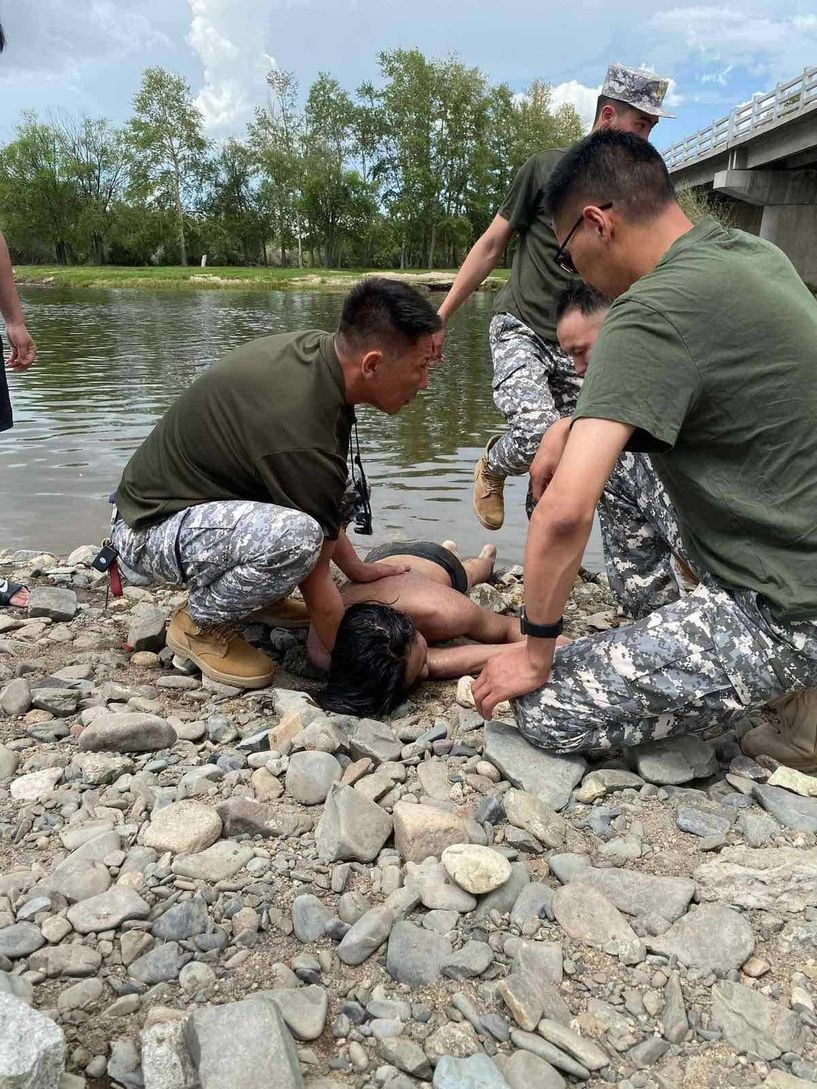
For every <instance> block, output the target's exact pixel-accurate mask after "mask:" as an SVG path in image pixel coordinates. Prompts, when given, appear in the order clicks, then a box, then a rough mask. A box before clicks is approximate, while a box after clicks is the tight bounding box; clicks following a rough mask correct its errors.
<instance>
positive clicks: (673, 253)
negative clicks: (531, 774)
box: [474, 132, 817, 769]
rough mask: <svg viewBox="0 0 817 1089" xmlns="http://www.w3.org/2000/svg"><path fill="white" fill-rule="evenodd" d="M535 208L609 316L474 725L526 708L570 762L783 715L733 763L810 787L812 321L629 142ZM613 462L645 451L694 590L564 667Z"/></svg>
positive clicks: (760, 262) (582, 155) (773, 259)
mask: <svg viewBox="0 0 817 1089" xmlns="http://www.w3.org/2000/svg"><path fill="white" fill-rule="evenodd" d="M547 199H548V203H549V207H550V209H551V212H552V214H553V217H554V229H555V232H556V237H557V239H558V240H559V242H560V246H561V252H560V255H559V257H560V259H561V260H564V261H565V262H566V263H569V264H570V266H571V267H572V266H573V265H575V268H576V269H577V270H578V272H579V273H580V275H581V276H582V278H583V279H584V280H585V281H586V282H588V283H589V284H591V285H592V286H593V287H595V288H596V289H597V290H599V291H601V292H603V293H605V294H607V295H609V296H611V297H612V298H614V299H615V302H614V303H613V305H612V307H611V309H610V312H609V314H608V316H607V318H606V319H605V322H604V325H603V327H602V330H601V332H600V334H599V337H598V340H597V341H596V344H595V347H594V349H593V356H592V359H591V362H590V367H589V370H588V373H587V377H586V379H585V383H584V387H583V389H582V392H581V394H580V396H579V402H578V407H577V409H576V412H575V414H574V417H573V419H574V422H573V427H572V429H571V430H570V433H569V437H567V435H566V436H565V437H566V444H565V447H564V452H563V454H562V456H561V459H560V460H559V463H558V468H557V469H556V471H555V473H554V475H553V478H552V480H551V482H550V484H549V486H548V488H547V490H546V491H545V492H544V494H543V496H542V498H541V500H540V501H539V503H538V505H537V507H536V510H535V512H534V514H533V517H532V519H531V525H530V531H529V535H528V544H527V550H526V555H525V591H526V608H525V620H524V621H523V631H524V630H526V629H527V634H528V638H527V641H526V642H523V643H517V644H515V645H514V647H513V648H511V649H509V650H508V651H506V652H504V653H503V654H501V655H499V656H497V657H496V658H494V659H493V660H492V661H491V662H490V663H489V664H488V665H487V666H486V667H485V669H484V670H483V672H482V674H481V676H480V678H479V679H478V681H477V682H476V683H475V685H474V695H475V697H476V700H477V707H478V709H480V710H481V711H482V712H483V713H485V714H486V715H489V714H490V713H491V711H492V710H493V708H494V707H495V706H496V704H497V703H498V702H499V701H500V700H502V699H507V698H509V697H517V698H516V699H515V701H514V709H515V713H516V720H517V724H518V726H519V729H520V731H521V732H522V733H523V734H524V735H525V737H527V738H528V739H529V740H530V741H532V742H533V743H534V744H537V745H540V746H542V747H543V748H547V749H552V750H555V751H560V752H570V751H575V750H580V749H584V748H595V747H602V748H604V747H608V746H613V745H633V744H637V743H639V742H642V741H648V740H652V739H655V738H661V737H666V736H668V735H670V734H679V733H690V732H700V731H703V730H707V729H709V728H711V727H713V726H715V727H717V726H720V727H722V728H724V729H725V728H727V727H728V726H729V725H730V724H732V723H734V722H736V721H737V720H738V719H740V718H741V717H743V716H744V715H745V714H746V713H747V712H748V711H749V710H751V709H753V708H756V707H760V706H762V705H764V704H766V703H767V702H768V701H769V700H772V699H778V700H779V702H778V704H777V707H778V724H777V726H779V727H780V728H777V726H776V725H775V724H774V723H772V722H769V723H767V724H765V725H763V726H760V727H758V728H756V729H755V730H752V731H751V732H750V733H749V734H747V735H746V736H745V737H744V738H743V748H744V751H745V752H747V753H748V754H749V755H757V754H759V753H761V752H765V753H768V754H770V755H772V756H775V757H776V758H777V759H778V760H780V761H781V762H785V763H787V764H789V765H791V766H793V767H801V768H811V769H813V768H817V693H815V692H814V691H812V689H814V688H815V687H817V518H815V511H817V428H815V426H814V420H815V418H817V347H815V346H816V345H817V301H815V299H814V298H813V296H812V295H811V293H810V292H809V291H808V289H807V288H806V287H805V285H804V284H803V282H802V281H801V280H800V278H799V277H798V275H797V273H796V272H795V270H794V268H793V267H792V265H791V263H790V262H789V260H788V259H787V258H786V257H785V256H784V254H783V253H782V252H781V251H780V250H779V249H777V247H775V246H773V245H772V244H770V243H769V242H766V241H763V240H761V239H759V238H755V237H753V236H751V235H748V234H744V233H743V232H742V231H736V230H728V229H726V228H724V227H722V226H720V225H719V224H718V223H717V222H716V221H715V220H714V219H706V220H704V221H703V222H701V223H699V224H697V225H696V226H694V227H693V225H692V224H691V223H690V221H689V220H688V219H687V217H686V216H685V215H684V213H683V212H682V211H681V209H680V207H679V206H678V203H677V201H676V199H675V194H674V191H673V188H672V183H671V181H670V179H669V176H668V174H667V170H666V167H665V165H664V162H663V160H662V159H661V157H660V155H659V154H658V152H657V151H655V149H654V148H652V147H651V145H650V144H648V143H646V142H644V141H642V140H638V139H634V138H633V137H632V136H629V135H627V134H623V133H615V132H605V133H596V134H593V135H591V136H589V137H587V138H586V139H585V140H583V141H581V143H579V144H577V145H576V146H575V147H574V148H572V149H571V150H570V151H569V152H568V153H567V154H566V155H565V157H564V158H563V159H562V161H561V163H560V164H559V166H558V167H557V169H556V170H555V172H554V174H553V176H552V178H551V181H550V184H549V187H548V193H547ZM624 449H628V450H643V451H649V452H650V455H651V458H652V463H653V465H654V467H655V469H656V471H657V473H658V475H659V476H660V477H661V479H662V481H663V483H664V485H665V487H666V490H667V493H668V495H669V498H670V500H671V501H672V504H673V506H674V507H675V510H676V512H677V514H678V520H679V523H680V526H681V533H682V536H683V543H684V546H685V551H686V555H687V557H688V559H689V562H690V565H691V566H692V568H693V570H694V572H695V574H696V575H697V576H698V577H699V579H700V585H699V586H698V587H697V589H696V590H695V591H694V592H693V593H692V594H690V595H689V596H688V597H685V598H683V599H682V600H679V601H677V602H674V603H673V604H670V605H666V606H664V607H663V608H661V609H658V610H656V611H655V612H654V613H652V614H651V615H649V616H648V617H646V618H644V619H642V620H640V621H639V622H638V623H635V624H632V625H630V626H628V627H623V628H619V629H616V630H614V631H610V632H605V633H604V634H601V635H596V636H590V637H588V638H585V639H580V640H578V641H577V642H575V643H573V644H572V645H571V646H569V647H566V648H564V649H560V650H559V651H555V646H556V635H557V634H558V630H559V621H560V618H561V615H562V609H563V606H564V603H565V600H566V598H567V595H568V593H569V592H570V588H571V586H572V584H573V580H574V578H575V576H576V573H577V571H578V568H579V564H580V562H581V556H582V551H583V548H584V545H585V543H586V541H587V537H588V534H589V531H590V526H591V524H592V518H593V510H594V508H595V506H596V503H597V502H598V500H599V496H600V495H601V493H602V489H603V488H604V486H605V483H606V481H607V478H608V477H609V475H610V473H611V471H612V470H613V467H614V465H615V463H616V460H617V459H618V457H619V455H620V453H621V451H622V450H624ZM791 693H796V695H787V694H791ZM783 697H786V698H783ZM781 698H782V699H781Z"/></svg>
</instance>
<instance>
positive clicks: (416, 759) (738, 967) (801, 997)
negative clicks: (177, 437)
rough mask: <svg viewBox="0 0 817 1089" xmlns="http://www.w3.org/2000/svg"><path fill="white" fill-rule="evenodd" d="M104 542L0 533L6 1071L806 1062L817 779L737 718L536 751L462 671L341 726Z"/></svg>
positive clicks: (167, 1088)
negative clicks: (13, 538) (272, 681)
mask: <svg viewBox="0 0 817 1089" xmlns="http://www.w3.org/2000/svg"><path fill="white" fill-rule="evenodd" d="M92 551H93V550H91V549H79V550H77V551H76V552H75V553H73V554H72V555H71V556H70V557H68V559H67V560H66V561H59V560H57V559H56V558H55V557H51V556H45V555H38V554H35V553H20V552H18V553H13V554H12V553H0V574H3V575H8V576H10V577H20V576H22V577H23V578H25V581H27V582H28V583H29V585H31V586H32V587H33V588H34V593H33V596H32V602H31V607H30V609H29V610H28V612H27V613H26V614H23V613H21V612H18V611H16V610H0V743H2V744H0V1026H2V1027H1V1028H0V1089H19V1087H22V1086H25V1087H26V1089H57V1086H60V1087H61V1089H82V1087H83V1086H87V1087H88V1089H102V1087H108V1086H123V1087H125V1089H140V1087H143V1086H144V1087H145V1089H197V1087H200V1089H245V1087H249V1086H252V1087H254V1089H300V1087H302V1086H304V1085H305V1086H307V1087H308V1089H342V1087H351V1086H354V1087H356V1089H417V1087H420V1086H428V1085H433V1086H434V1087H435V1089H562V1087H564V1086H565V1085H568V1084H569V1085H579V1084H582V1085H585V1086H587V1087H588V1089H595V1087H600V1086H617V1087H618V1089H699V1087H704V1086H706V1087H709V1086H712V1087H715V1086H717V1087H721V1086H735V1087H739V1089H743V1087H746V1086H759V1085H766V1086H769V1087H771V1089H798V1087H800V1089H805V1087H806V1086H808V1085H811V1084H813V1083H815V1082H817V1034H816V1032H815V1030H817V1019H816V1018H815V1011H814V998H815V993H817V837H816V836H815V833H816V832H817V797H815V793H817V779H815V778H812V777H808V776H801V775H798V774H796V773H789V772H786V771H785V769H784V770H782V771H781V770H780V769H776V768H775V767H774V766H773V765H772V764H771V763H765V764H760V763H755V762H753V761H749V760H747V759H746V758H744V757H743V756H742V755H741V754H740V752H739V747H738V744H737V739H736V737H735V735H734V734H731V733H730V734H727V735H725V736H723V737H720V738H717V739H715V740H713V741H707V740H703V739H697V738H687V739H677V740H670V741H667V742H659V743H657V744H653V745H647V746H643V747H642V748H640V749H638V750H635V751H632V752H631V753H629V754H626V758H625V757H622V754H608V756H607V757H606V758H603V759H602V758H598V759H595V760H594V761H593V762H592V763H588V761H587V760H585V759H584V758H581V757H572V758H558V757H553V756H548V755H547V754H545V753H542V752H538V751H536V750H534V749H533V748H531V747H530V746H528V745H527V744H526V743H525V742H524V741H523V740H522V739H521V738H520V737H519V736H518V734H517V733H516V732H515V730H514V729H513V728H512V727H511V726H509V725H507V724H505V723H502V722H494V723H491V724H487V725H486V724H483V722H482V720H481V718H480V717H479V716H478V715H477V713H476V712H475V711H474V709H473V705H472V703H470V701H469V695H470V692H469V685H468V683H467V682H461V683H460V685H459V686H457V685H453V684H451V685H433V686H432V685H426V686H425V687H424V688H422V689H421V690H419V691H418V692H417V693H415V694H413V695H412V697H411V699H410V700H409V701H408V703H407V704H406V705H405V706H404V707H402V708H400V709H399V711H398V713H397V714H395V716H393V718H392V719H391V720H390V721H388V722H373V721H367V720H362V721H361V720H356V719H350V718H341V717H337V716H332V717H327V716H326V715H325V714H323V712H322V711H321V710H320V709H319V708H318V707H317V706H316V705H315V704H314V703H313V701H312V700H311V698H310V696H309V692H310V691H314V688H315V683H316V682H315V680H314V678H311V677H310V676H309V675H308V674H309V669H308V667H307V666H306V665H305V657H304V653H303V645H302V637H300V636H298V635H296V634H293V633H291V632H285V631H280V630H277V631H270V630H269V629H267V628H263V627H261V626H255V627H254V628H252V629H250V635H251V637H252V638H253V639H254V640H257V641H258V642H259V644H261V645H264V646H266V647H267V648H268V649H269V650H270V652H271V653H272V654H273V655H274V656H275V657H276V658H277V659H278V660H279V661H280V663H281V671H280V674H279V677H278V678H277V680H276V686H275V687H273V688H270V689H267V690H263V691H260V692H253V693H248V694H242V693H239V692H237V691H235V690H233V689H230V688H225V687H223V686H220V685H216V684H213V683H211V682H209V681H207V680H204V681H203V682H202V679H201V678H200V676H199V675H198V674H191V673H189V672H187V671H186V670H185V669H184V668H176V667H174V665H173V663H172V660H171V656H170V655H169V653H168V652H167V651H166V650H165V649H164V626H165V622H166V619H167V616H168V615H169V612H170V611H171V610H172V608H173V607H174V605H175V604H176V603H177V601H178V600H180V599H179V596H178V594H177V593H176V592H175V591H173V590H168V589H158V590H156V591H153V590H150V591H148V590H145V589H141V588H136V587H130V588H127V590H126V596H125V597H124V598H123V599H121V600H120V601H111V602H109V603H108V607H107V609H106V608H105V592H104V585H103V584H102V583H101V582H100V581H99V580H98V576H97V575H96V573H95V572H93V570H91V569H90V568H89V567H88V566H87V564H88V561H89V559H90V555H91V554H92ZM474 593H475V595H476V596H478V597H479V598H480V599H481V601H482V603H483V604H488V605H489V607H493V608H496V609H511V608H513V607H515V606H516V605H518V603H519V600H520V598H521V584H520V582H519V571H518V569H517V570H515V571H512V572H509V573H506V574H505V575H504V576H500V577H499V578H498V579H497V580H496V582H495V584H494V585H493V586H482V587H478V588H476V589H475V591H474ZM569 620H570V625H569V630H570V632H571V633H572V634H574V635H577V634H581V633H583V632H585V631H588V630H594V629H596V630H598V629H603V628H605V627H607V626H609V625H611V624H615V623H616V618H615V613H614V610H613V608H612V603H611V600H610V598H609V595H608V593H607V591H606V589H605V587H604V585H603V582H595V581H587V582H579V583H577V586H576V588H575V590H574V594H573V597H572V600H571V603H570V612H569ZM469 704H470V705H469ZM63 1071H66V1073H63Z"/></svg>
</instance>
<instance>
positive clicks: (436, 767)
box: [417, 760, 451, 801]
mask: <svg viewBox="0 0 817 1089" xmlns="http://www.w3.org/2000/svg"><path fill="white" fill-rule="evenodd" d="M417 778H418V779H419V780H420V785H421V786H422V788H423V790H424V791H425V792H426V794H428V796H429V797H430V798H437V799H438V800H439V801H447V800H448V799H449V798H450V797H451V783H450V782H449V780H448V767H447V765H446V763H445V761H443V760H424V761H423V763H422V764H420V765H419V766H418V767H417Z"/></svg>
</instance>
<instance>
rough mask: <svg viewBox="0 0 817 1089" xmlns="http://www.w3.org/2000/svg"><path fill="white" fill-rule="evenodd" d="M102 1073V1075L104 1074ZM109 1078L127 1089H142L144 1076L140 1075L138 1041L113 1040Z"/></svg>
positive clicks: (108, 1071)
mask: <svg viewBox="0 0 817 1089" xmlns="http://www.w3.org/2000/svg"><path fill="white" fill-rule="evenodd" d="M104 1072H105V1071H104V1070H101V1071H100V1074H102V1073H104ZM107 1073H108V1077H109V1078H110V1079H111V1081H113V1082H115V1083H116V1084H117V1085H124V1086H125V1089H141V1085H142V1075H141V1073H139V1051H138V1049H137V1047H136V1041H135V1040H130V1039H125V1040H121V1039H120V1040H112V1041H111V1056H110V1058H109V1059H108V1068H107Z"/></svg>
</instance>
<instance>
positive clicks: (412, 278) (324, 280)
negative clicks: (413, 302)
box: [14, 265, 509, 294]
mask: <svg viewBox="0 0 817 1089" xmlns="http://www.w3.org/2000/svg"><path fill="white" fill-rule="evenodd" d="M14 272H15V276H16V279H17V284H18V285H19V286H20V287H76V288H84V287H92V288H131V289H137V290H163V291H164V290H170V291H190V290H207V291H212V290H222V291H223V290H228V291H230V290H231V291H264V290H266V291H315V292H334V291H347V290H348V289H349V288H350V287H352V286H353V285H354V284H355V283H357V281H358V280H359V279H360V278H361V277H363V276H389V277H393V278H394V279H399V280H405V281H406V282H407V283H411V284H414V285H415V286H417V287H422V288H425V289H426V290H428V291H431V292H434V293H435V294H437V293H440V294H442V293H443V292H445V291H447V290H448V288H449V287H450V286H451V283H452V281H453V279H454V276H455V275H456V269H450V270H445V269H442V270H440V269H435V270H434V271H433V272H428V271H423V270H421V269H412V270H409V271H405V272H401V271H399V270H397V269H322V268H308V269H306V268H304V269H299V268H263V267H261V268H240V267H236V266H223V267H216V266H213V267H212V268H200V267H199V266H197V265H195V266H194V265H190V266H188V267H186V268H185V267H182V266H180V265H167V266H161V265H160V266H142V267H137V268H131V267H125V266H119V265H94V266H89V265H68V266H61V265H16V266H15V270H14ZM508 275H509V270H508V269H496V270H495V271H494V272H493V273H492V274H491V275H490V276H489V277H488V278H487V279H486V280H485V282H484V283H483V285H482V290H484V291H495V290H498V289H499V288H500V287H502V285H503V284H504V283H505V282H506V280H507V278H508Z"/></svg>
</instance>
